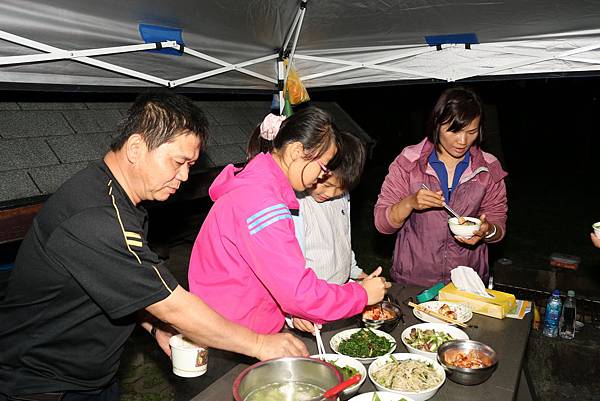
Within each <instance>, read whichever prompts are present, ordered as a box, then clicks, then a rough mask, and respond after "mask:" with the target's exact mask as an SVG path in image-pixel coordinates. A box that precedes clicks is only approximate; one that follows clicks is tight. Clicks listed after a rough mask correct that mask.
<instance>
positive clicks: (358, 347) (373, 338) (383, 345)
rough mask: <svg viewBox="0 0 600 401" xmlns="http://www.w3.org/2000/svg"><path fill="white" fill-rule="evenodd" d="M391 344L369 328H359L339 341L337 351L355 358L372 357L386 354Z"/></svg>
mask: <svg viewBox="0 0 600 401" xmlns="http://www.w3.org/2000/svg"><path fill="white" fill-rule="evenodd" d="M393 345H394V343H393V342H391V341H390V340H388V339H387V338H385V337H382V336H378V335H377V334H375V333H373V331H371V330H370V329H361V330H359V331H357V332H356V333H354V334H352V335H351V336H350V337H349V338H347V339H345V340H342V341H340V344H339V346H338V352H340V353H341V354H344V355H348V356H352V357H355V358H373V357H377V356H382V355H385V354H387V353H388V352H389V351H390V350H391V349H392V346H393Z"/></svg>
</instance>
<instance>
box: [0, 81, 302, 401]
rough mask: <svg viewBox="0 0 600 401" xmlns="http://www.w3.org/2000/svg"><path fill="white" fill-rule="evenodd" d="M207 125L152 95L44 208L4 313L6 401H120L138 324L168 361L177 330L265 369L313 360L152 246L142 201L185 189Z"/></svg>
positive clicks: (192, 110) (0, 307)
mask: <svg viewBox="0 0 600 401" xmlns="http://www.w3.org/2000/svg"><path fill="white" fill-rule="evenodd" d="M207 125H208V124H207V121H206V118H205V117H204V114H203V113H202V111H201V110H200V109H198V108H197V107H196V106H195V105H194V104H193V103H192V102H190V101H189V100H188V99H187V98H185V97H183V96H180V95H175V94H170V93H166V92H165V93H154V94H147V95H142V96H140V97H139V98H138V99H137V100H136V102H135V103H134V104H133V106H132V107H131V109H130V110H129V115H128V117H127V118H126V120H125V121H124V123H123V124H122V127H121V132H120V135H119V137H118V138H116V139H115V141H114V142H113V144H112V145H111V150H110V151H109V152H108V153H107V154H106V156H105V157H104V159H103V160H102V161H99V162H95V163H92V164H90V165H89V166H88V167H87V168H85V169H84V170H82V171H81V172H79V173H78V174H76V175H75V176H74V177H72V178H71V179H69V180H68V181H67V182H65V183H64V184H63V185H62V187H61V188H60V189H59V190H58V191H56V193H55V194H54V195H53V196H52V197H51V198H50V199H48V201H47V202H46V203H45V204H44V207H43V208H42V210H41V212H40V213H39V214H38V215H37V217H36V218H35V220H34V222H33V225H32V227H31V229H30V230H29V232H28V233H27V236H26V238H25V240H24V241H23V243H22V245H21V248H20V250H19V254H18V256H17V260H16V262H15V268H14V269H13V272H12V275H11V277H10V280H9V284H8V288H7V294H6V298H5V300H4V301H3V302H2V303H1V304H0V322H1V323H0V401H6V400H62V401H77V400H86V401H92V400H97V401H109V400H118V399H119V391H118V386H117V384H116V382H115V375H116V372H117V369H118V366H119V360H120V357H121V353H122V350H123V345H124V343H125V341H126V339H127V338H128V337H129V335H130V334H131V332H132V330H133V328H134V326H135V324H136V323H140V324H141V325H142V326H143V327H144V328H146V329H147V330H148V331H150V332H152V333H153V334H154V335H155V337H156V339H157V342H158V343H159V345H160V346H161V347H162V348H163V350H165V352H167V353H169V352H170V351H169V345H168V340H169V337H170V333H171V331H170V330H169V327H173V328H175V329H176V330H177V331H179V332H181V333H183V334H184V335H186V336H187V337H189V338H190V339H192V340H193V341H195V342H196V343H198V344H204V345H207V346H210V347H215V348H222V349H226V350H230V351H234V352H239V353H243V354H247V355H250V356H254V357H257V358H259V359H268V358H273V357H277V356H285V355H306V353H307V351H306V348H305V346H304V344H303V343H302V342H301V341H300V340H298V339H296V338H295V337H293V336H291V335H289V334H275V335H270V336H267V335H261V334H257V333H254V332H252V331H249V330H248V329H246V328H244V327H242V326H239V325H237V324H235V323H232V322H229V321H227V320H226V319H224V318H223V317H221V316H220V315H218V314H217V313H216V312H214V311H213V310H212V309H210V308H209V307H208V306H207V305H206V304H204V303H203V302H202V301H201V300H200V299H199V298H197V297H195V296H194V295H192V294H190V293H188V292H187V291H185V290H183V289H182V288H181V287H180V286H178V284H177V282H176V281H175V279H174V278H173V276H172V275H171V274H170V273H169V271H168V270H167V269H166V267H165V266H164V265H163V264H162V263H161V262H160V260H159V259H158V257H157V256H156V254H154V253H153V252H152V251H151V250H150V249H149V248H148V243H147V241H146V233H147V214H146V211H145V210H144V209H143V208H142V207H140V206H139V203H140V202H141V201H144V200H158V201H164V200H166V199H167V198H169V196H170V195H172V194H174V193H175V191H177V189H178V188H179V185H180V184H181V183H182V182H184V181H186V180H187V178H188V173H189V169H190V167H191V166H192V165H193V164H194V162H195V161H196V160H197V158H198V155H199V152H200V148H201V145H202V144H203V143H204V141H205V134H206V132H207V129H208V127H207Z"/></svg>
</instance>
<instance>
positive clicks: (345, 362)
mask: <svg viewBox="0 0 600 401" xmlns="http://www.w3.org/2000/svg"><path fill="white" fill-rule="evenodd" d="M310 357H311V358H316V359H322V360H324V361H327V362H329V363H331V364H333V363H334V362H335V365H337V366H339V367H340V368H343V367H344V366H349V367H351V368H354V369H356V370H358V373H360V375H361V376H362V378H361V379H360V381H359V382H358V383H356V384H355V385H354V386H350V387H348V388H347V389H346V390H344V391H343V394H344V395H348V396H350V395H353V394H354V393H356V392H357V391H358V389H359V388H360V386H362V384H363V383H364V382H365V380H366V379H367V368H365V365H363V364H362V363H360V362H359V361H357V360H356V359H355V358H352V357H351V356H347V355H342V354H323V358H320V356H319V355H311V356H310ZM382 401H383V400H382Z"/></svg>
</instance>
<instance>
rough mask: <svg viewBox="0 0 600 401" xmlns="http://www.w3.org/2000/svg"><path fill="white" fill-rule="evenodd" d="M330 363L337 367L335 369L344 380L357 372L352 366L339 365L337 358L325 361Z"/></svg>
mask: <svg viewBox="0 0 600 401" xmlns="http://www.w3.org/2000/svg"><path fill="white" fill-rule="evenodd" d="M327 362H329V363H330V364H332V365H333V366H335V367H336V368H337V370H339V371H340V373H341V374H342V376H343V377H344V380H348V379H349V378H351V377H352V376H354V375H355V374H357V373H358V370H356V369H354V368H353V367H352V366H340V365H338V363H337V359H335V360H332V361H327Z"/></svg>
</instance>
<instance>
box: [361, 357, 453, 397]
mask: <svg viewBox="0 0 600 401" xmlns="http://www.w3.org/2000/svg"><path fill="white" fill-rule="evenodd" d="M369 379H371V381H372V382H373V384H374V385H375V387H376V388H377V390H379V391H389V392H392V393H396V394H398V395H400V396H401V397H398V398H402V397H410V398H412V399H414V400H415V401H425V400H428V399H430V398H431V397H433V396H434V395H435V393H436V392H437V391H438V390H439V388H440V387H442V385H443V384H444V381H445V380H446V374H445V372H444V368H442V366H441V365H440V364H439V363H437V362H436V361H433V360H431V359H429V358H427V357H426V356H422V355H417V354H409V353H401V354H390V355H385V356H382V357H380V358H377V359H376V360H375V361H374V362H373V363H372V364H371V366H369Z"/></svg>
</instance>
